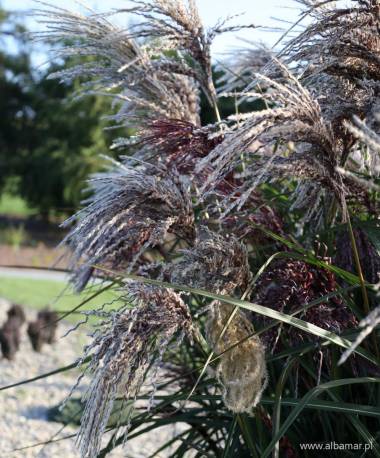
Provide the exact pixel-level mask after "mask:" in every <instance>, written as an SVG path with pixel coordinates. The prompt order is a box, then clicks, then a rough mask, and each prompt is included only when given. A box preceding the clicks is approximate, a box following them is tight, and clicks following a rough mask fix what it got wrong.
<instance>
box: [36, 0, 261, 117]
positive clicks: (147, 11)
mask: <svg viewBox="0 0 380 458" xmlns="http://www.w3.org/2000/svg"><path fill="white" fill-rule="evenodd" d="M131 3H132V4H133V6H131V7H130V8H123V9H119V10H113V11H112V12H110V13H105V14H95V13H93V12H89V13H88V14H87V15H82V14H79V13H74V12H71V11H68V10H66V9H64V8H59V7H55V6H51V5H50V6H49V9H47V10H42V11H37V14H38V15H39V16H40V18H41V22H42V23H44V24H45V26H46V28H47V30H46V31H45V32H41V33H39V34H37V35H36V39H38V38H40V39H43V40H46V39H49V40H51V41H54V42H57V43H59V42H61V41H62V40H67V41H69V42H70V43H71V44H69V45H67V46H65V47H63V48H62V47H61V48H60V49H59V50H58V51H57V57H71V56H73V57H77V56H89V57H92V58H94V57H95V58H96V59H95V60H94V61H93V62H87V63H85V64H79V65H76V66H74V67H71V68H69V69H67V70H63V71H60V72H57V73H55V74H53V75H51V77H58V78H60V79H62V80H67V79H68V80H72V79H73V78H76V77H85V78H86V77H87V79H88V80H89V82H88V83H87V87H88V86H89V83H91V84H90V87H92V88H94V89H97V90H99V89H101V90H106V91H111V93H110V92H108V93H109V95H112V94H113V96H114V97H116V98H117V99H118V100H120V101H121V102H125V103H124V104H122V108H121V110H120V112H119V113H118V115H117V116H115V117H114V119H116V120H117V121H119V122H121V121H123V120H124V121H125V120H127V122H129V123H131V122H135V123H136V124H137V125H138V122H136V117H137V118H140V117H141V116H143V117H150V118H153V119H155V118H176V119H181V120H184V121H190V122H193V123H194V124H199V113H198V111H199V99H198V87H199V86H200V87H201V88H202V89H203V91H204V92H205V94H206V96H207V97H208V99H209V100H210V102H211V103H212V104H213V105H215V104H216V95H215V89H214V84H213V81H212V70H211V57H210V46H211V42H212V40H213V39H214V37H215V35H217V34H220V33H224V32H228V31H233V30H237V29H240V28H242V27H244V26H226V24H225V22H226V21H221V22H219V23H217V24H216V25H215V26H214V27H213V28H211V29H210V30H205V29H204V27H203V25H202V21H201V19H200V16H199V13H198V10H197V7H196V4H195V1H194V0H189V1H188V2H187V1H183V0H150V1H148V0H147V1H138V0H136V1H133V0H132V1H131ZM118 13H121V14H123V13H131V14H135V15H136V16H137V17H138V18H139V19H140V20H141V21H140V23H138V24H135V25H133V26H131V27H129V28H128V29H122V28H120V27H117V26H115V25H114V24H112V22H110V17H111V16H115V15H116V14H118ZM247 27H252V26H247ZM141 42H142V43H143V44H141Z"/></svg>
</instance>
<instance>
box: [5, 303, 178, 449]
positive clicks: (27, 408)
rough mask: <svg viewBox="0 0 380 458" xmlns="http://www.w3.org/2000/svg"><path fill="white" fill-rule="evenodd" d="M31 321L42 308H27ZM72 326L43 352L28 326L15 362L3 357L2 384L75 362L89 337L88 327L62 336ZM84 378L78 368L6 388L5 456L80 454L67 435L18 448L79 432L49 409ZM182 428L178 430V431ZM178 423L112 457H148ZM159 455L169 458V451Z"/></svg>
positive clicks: (63, 328) (63, 327)
mask: <svg viewBox="0 0 380 458" xmlns="http://www.w3.org/2000/svg"><path fill="white" fill-rule="evenodd" d="M8 308H9V303H8V302H7V301H5V300H2V299H0V323H2V322H3V321H4V319H5V316H6V311H7V309H8ZM25 311H26V315H27V319H28V321H30V320H32V319H34V317H35V315H36V312H35V311H32V310H28V309H25ZM68 329H70V325H69V324H65V323H62V322H61V323H60V326H59V328H58V341H57V342H56V343H55V344H53V345H46V346H45V347H44V348H43V350H42V353H35V352H33V350H32V347H31V345H30V343H29V340H28V338H27V334H26V325H24V326H23V329H22V341H21V347H20V351H19V352H18V353H17V354H16V358H15V360H14V361H8V360H6V359H4V358H2V357H1V356H0V386H4V385H9V384H12V383H15V382H18V381H21V380H24V379H28V378H32V377H34V376H37V375H39V374H43V373H45V372H49V371H51V370H54V369H56V368H59V367H61V366H65V365H68V364H71V363H72V362H74V361H75V360H76V359H77V357H78V355H80V354H81V349H82V347H83V344H84V343H85V342H86V340H87V337H86V335H85V332H84V331H75V332H73V333H70V334H69V335H68V336H66V337H65V338H60V337H61V336H62V335H64V334H65V333H66V331H67V330H68ZM77 376H78V371H77V370H71V371H68V372H64V373H61V374H57V375H53V376H50V377H48V378H44V379H41V380H38V381H36V382H33V383H30V384H27V385H22V386H19V387H15V388H11V389H9V390H5V391H2V392H0V415H1V420H0V458H32V457H33V458H35V457H38V458H61V457H62V458H77V457H79V454H78V453H77V451H76V448H75V442H74V439H73V438H71V439H65V440H61V441H58V442H54V443H51V444H48V445H45V446H38V447H33V448H27V449H24V450H20V451H14V450H15V449H17V448H21V447H25V446H29V445H32V444H37V443H40V442H44V441H47V440H49V439H51V438H52V436H55V438H56V439H57V438H59V437H63V436H67V435H70V434H73V433H75V431H76V430H75V428H74V427H70V426H66V427H65V428H64V430H63V431H61V432H60V433H59V434H58V435H57V436H56V434H57V432H58V431H59V430H60V429H61V428H62V425H61V424H60V423H54V422H49V421H47V419H46V414H47V410H48V409H49V408H51V407H53V406H56V405H58V404H59V403H60V402H61V401H62V400H63V399H65V397H66V396H67V394H68V393H69V391H70V388H71V387H72V386H73V384H74V383H75V381H76V379H77ZM177 432H178V431H177ZM174 433H175V431H174V429H173V428H172V427H163V428H160V429H157V430H155V431H152V432H150V433H149V434H148V435H146V436H141V437H138V438H136V439H134V440H133V441H131V442H129V443H128V444H127V446H126V447H125V448H124V449H121V448H118V449H115V450H114V451H113V452H112V453H111V454H109V455H108V456H109V457H110V458H119V457H128V458H145V457H147V456H149V455H150V454H151V453H153V452H154V451H155V450H157V449H158V447H159V446H160V444H163V443H164V442H165V441H167V440H169V439H170V438H171V437H173V434H174ZM156 456H157V457H165V456H168V451H167V452H166V453H165V454H160V455H156Z"/></svg>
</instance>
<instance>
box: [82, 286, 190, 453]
mask: <svg viewBox="0 0 380 458" xmlns="http://www.w3.org/2000/svg"><path fill="white" fill-rule="evenodd" d="M127 290H128V296H127V297H126V301H127V302H128V303H130V302H131V300H132V301H133V302H135V303H136V306H135V308H132V309H129V310H127V309H124V310H121V311H119V312H114V313H112V314H111V315H110V316H109V319H108V320H107V321H105V322H103V326H102V329H100V330H98V331H97V332H96V333H95V335H94V340H93V342H92V343H91V344H90V345H89V346H88V347H87V348H86V355H91V363H90V366H89V371H90V372H91V373H92V380H91V384H90V386H89V388H88V390H87V392H86V395H85V401H86V407H85V410H84V412H83V415H82V419H81V428H80V431H79V434H78V438H77V441H78V443H79V446H80V451H81V456H82V457H83V458H95V457H96V456H98V452H99V448H100V443H101V438H102V434H103V432H104V430H105V428H106V426H107V422H108V419H109V417H110V414H111V411H112V406H113V402H114V400H115V398H116V397H121V398H123V399H124V400H125V401H128V400H133V399H134V398H135V396H136V395H137V394H138V392H139V390H140V388H141V385H142V383H143V381H144V377H145V374H146V371H147V369H148V367H149V366H150V364H151V363H152V362H154V359H155V358H156V357H157V353H158V357H160V356H162V354H163V353H164V351H165V349H166V348H167V346H168V344H169V342H170V341H171V340H172V339H173V337H174V336H175V335H176V334H178V333H180V334H181V333H182V335H184V334H186V335H187V336H188V337H189V338H190V339H192V332H193V331H192V320H191V316H190V312H189V309H188V307H187V306H186V305H185V303H184V302H183V301H182V299H181V298H180V296H179V295H178V294H176V293H174V292H173V291H171V290H168V289H164V288H157V287H153V286H145V285H142V284H140V283H129V284H127Z"/></svg>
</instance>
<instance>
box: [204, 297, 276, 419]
mask: <svg viewBox="0 0 380 458" xmlns="http://www.w3.org/2000/svg"><path fill="white" fill-rule="evenodd" d="M232 312H233V306H231V305H228V304H221V303H217V304H215V305H214V306H213V308H212V309H211V311H210V316H209V320H208V323H207V338H208V341H209V342H210V344H211V346H212V348H213V351H214V352H215V353H222V352H226V353H223V354H222V355H221V356H220V359H219V363H218V366H217V370H216V373H217V377H218V380H219V382H220V384H221V386H222V388H223V401H224V404H225V405H226V407H227V408H228V409H230V410H231V411H232V412H235V413H241V412H251V410H252V408H253V407H255V406H256V405H257V404H258V402H259V401H260V399H261V396H262V393H263V391H264V390H265V387H266V384H267V372H266V364H265V348H264V345H263V344H262V343H261V340H260V338H259V337H258V336H255V335H254V331H255V330H254V328H253V325H252V323H251V322H250V321H249V320H248V318H247V317H246V316H245V314H244V313H243V312H240V311H238V312H237V314H236V315H235V317H234V318H233V319H232V321H231V323H230V324H229V325H228V327H227V328H226V330H225V332H224V334H222V331H223V328H224V327H225V325H226V323H227V321H228V319H229V317H230V315H231V313H232ZM221 335H222V337H221V338H219V337H220V336H221ZM242 340H244V341H243V342H240V341H242ZM236 344H237V345H236ZM233 345H236V346H234V347H233ZM231 347H233V348H231ZM230 348H231V349H230Z"/></svg>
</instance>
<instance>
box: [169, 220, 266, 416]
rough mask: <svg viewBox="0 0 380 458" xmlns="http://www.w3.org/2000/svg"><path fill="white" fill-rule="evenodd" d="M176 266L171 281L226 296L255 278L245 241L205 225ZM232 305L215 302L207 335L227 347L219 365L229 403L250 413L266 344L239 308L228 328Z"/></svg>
mask: <svg viewBox="0 0 380 458" xmlns="http://www.w3.org/2000/svg"><path fill="white" fill-rule="evenodd" d="M171 271H172V275H171V280H172V282H178V283H181V284H187V285H191V286H193V287H196V288H202V289H206V290H208V291H213V292H215V293H218V294H226V295H231V294H233V293H234V291H235V290H238V291H240V292H245V291H246V290H247V288H249V282H250V280H251V273H250V270H249V264H248V256H247V251H246V248H245V247H244V245H243V244H241V243H240V242H239V241H238V240H237V239H236V238H235V237H233V236H231V237H224V236H221V235H218V234H215V233H213V232H211V231H210V230H208V229H206V228H203V229H202V230H201V231H200V234H199V236H198V238H197V241H196V243H195V245H194V248H193V249H191V250H186V251H184V256H183V258H182V259H181V261H180V262H178V263H175V264H174V265H173V266H172V267H171ZM233 309H234V307H233V306H231V305H229V304H224V303H222V302H219V301H216V302H213V303H212V305H211V307H210V311H209V319H208V323H207V338H208V341H209V343H210V345H211V347H212V348H213V351H214V352H216V353H222V352H224V351H225V353H223V355H221V356H220V358H219V359H218V365H217V369H216V374H217V377H218V380H219V382H220V384H221V386H222V389H223V400H224V403H225V405H226V406H227V407H228V408H229V409H230V410H232V411H233V412H246V411H250V410H251V409H252V408H253V407H254V406H255V405H256V404H257V403H258V402H259V401H260V398H261V394H262V392H263V390H264V388H265V386H266V379H267V377H266V365H265V349H264V346H263V345H262V343H261V341H260V339H259V337H258V336H255V335H254V334H255V333H254V328H253V326H252V323H251V322H250V321H249V320H248V318H247V317H246V316H245V313H244V312H243V311H241V310H240V309H239V310H238V311H237V312H236V314H235V315H234V317H233V318H232V321H231V322H230V323H229V324H228V326H227V327H226V328H225V326H226V324H227V321H228V319H229V317H230V316H231V314H232V312H233ZM244 339H245V340H244ZM242 340H244V342H241V343H239V342H240V341H242ZM234 345H236V346H234ZM233 346H234V347H233ZM231 347H233V348H231Z"/></svg>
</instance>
